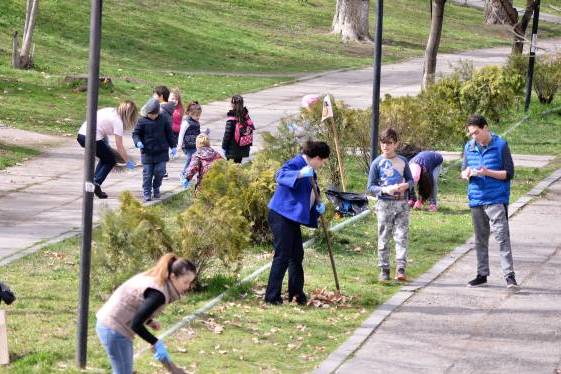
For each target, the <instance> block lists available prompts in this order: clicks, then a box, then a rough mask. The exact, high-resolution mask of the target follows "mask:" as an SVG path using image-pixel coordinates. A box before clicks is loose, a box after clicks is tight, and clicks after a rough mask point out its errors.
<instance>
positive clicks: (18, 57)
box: [12, 0, 39, 69]
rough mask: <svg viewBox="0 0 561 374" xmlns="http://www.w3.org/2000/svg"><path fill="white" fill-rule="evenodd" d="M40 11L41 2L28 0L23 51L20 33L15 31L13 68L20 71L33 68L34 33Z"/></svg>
mask: <svg viewBox="0 0 561 374" xmlns="http://www.w3.org/2000/svg"><path fill="white" fill-rule="evenodd" d="M38 11H39V0H27V6H26V8H25V25H24V27H23V38H22V45H21V50H20V49H19V41H18V32H17V31H15V32H14V35H13V39H12V66H13V67H15V68H18V69H29V68H31V67H32V66H33V48H32V46H33V42H32V40H33V31H34V30H35V21H36V19H37V13H38Z"/></svg>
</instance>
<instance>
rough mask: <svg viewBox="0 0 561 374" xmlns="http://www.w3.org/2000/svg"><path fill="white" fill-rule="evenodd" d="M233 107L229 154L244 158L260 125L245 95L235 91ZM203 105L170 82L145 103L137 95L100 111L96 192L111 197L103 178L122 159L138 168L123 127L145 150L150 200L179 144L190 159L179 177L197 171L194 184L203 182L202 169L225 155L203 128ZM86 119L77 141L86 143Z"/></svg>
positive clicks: (184, 180)
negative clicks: (111, 142) (185, 99)
mask: <svg viewBox="0 0 561 374" xmlns="http://www.w3.org/2000/svg"><path fill="white" fill-rule="evenodd" d="M230 103H231V108H230V111H228V113H227V120H226V126H225V131H224V137H223V141H222V153H223V156H224V158H226V159H228V160H233V161H234V162H236V163H241V161H242V159H243V158H244V157H248V156H249V151H250V148H251V146H252V144H253V130H254V129H255V126H254V124H253V121H252V120H251V118H250V117H249V112H248V110H247V108H246V107H245V106H244V100H243V97H242V96H240V95H234V96H233V97H232V98H231V100H230ZM201 114H202V107H201V105H200V104H199V103H198V102H197V101H191V102H190V103H189V104H187V105H184V103H183V101H182V98H181V93H180V91H179V90H178V89H173V90H171V91H170V90H169V89H168V88H167V87H165V86H158V87H156V88H155V89H154V91H153V95H152V97H151V98H150V99H149V100H148V101H147V102H146V103H145V104H144V105H143V106H142V108H141V109H140V116H139V115H138V109H137V107H136V105H135V104H134V103H133V102H132V101H125V102H123V103H121V104H120V105H119V106H118V107H117V108H103V109H100V110H99V111H98V112H97V129H96V156H97V157H98V158H99V162H98V164H97V167H96V171H95V177H94V186H95V189H94V193H95V195H96V196H97V197H98V198H100V199H105V198H107V194H106V193H105V192H103V191H102V190H101V184H102V183H103V181H104V180H105V178H106V177H107V175H108V174H109V173H110V171H111V170H112V169H113V167H114V166H115V165H116V164H117V163H118V162H122V163H125V164H126V165H127V168H129V169H133V168H134V167H135V164H134V162H133V161H132V160H130V158H129V156H128V154H127V152H126V150H125V148H124V146H123V139H122V137H123V133H124V131H125V130H126V129H129V128H133V127H134V130H133V132H132V138H133V141H134V145H135V146H136V148H138V149H139V150H140V153H141V162H142V165H143V172H142V191H143V198H144V201H145V202H148V201H151V200H152V199H158V198H160V196H161V193H160V187H161V185H162V180H163V179H164V178H167V176H168V174H167V171H166V164H167V162H168V161H169V160H170V158H175V157H176V156H177V148H178V147H180V148H181V150H182V151H183V154H184V155H185V164H184V166H183V168H182V170H181V173H180V177H179V180H180V183H181V184H182V185H183V187H184V188H187V187H188V186H189V184H190V182H191V181H192V180H193V178H195V176H197V183H196V185H195V189H198V188H199V187H200V183H201V180H202V178H203V175H204V174H205V173H206V172H207V171H208V169H209V168H210V166H211V165H212V163H213V162H215V161H216V160H219V159H222V158H223V156H222V155H221V154H220V153H219V152H217V151H215V150H214V149H213V148H212V147H211V146H210V139H209V133H210V131H209V130H208V129H206V130H204V131H201V124H200V122H199V121H200V118H201ZM86 131H87V123H86V122H84V123H83V124H82V126H81V127H80V130H79V133H78V137H77V141H78V143H79V144H80V145H81V146H82V147H85V143H86ZM110 135H114V136H115V144H116V147H117V149H116V150H114V149H112V148H111V147H110V146H109V141H108V137H109V136H110Z"/></svg>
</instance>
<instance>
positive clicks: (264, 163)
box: [242, 153, 280, 243]
mask: <svg viewBox="0 0 561 374" xmlns="http://www.w3.org/2000/svg"><path fill="white" fill-rule="evenodd" d="M279 167H280V163H279V162H278V161H275V160H271V159H269V158H267V155H266V154H262V153H259V154H257V155H256V156H255V158H254V159H253V161H252V162H251V165H250V167H249V169H248V170H247V173H248V180H249V184H248V185H247V187H244V188H243V192H242V202H245V204H244V203H242V207H243V215H244V217H245V218H246V219H247V220H248V221H250V222H251V224H252V240H253V242H255V243H266V242H270V241H271V240H272V234H271V230H270V229H269V223H268V221H267V216H268V214H269V209H268V208H267V205H268V204H269V200H271V197H272V196H273V193H274V192H275V187H276V182H275V173H276V171H277V170H278V169H279Z"/></svg>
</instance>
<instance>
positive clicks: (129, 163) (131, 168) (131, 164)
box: [127, 160, 136, 170]
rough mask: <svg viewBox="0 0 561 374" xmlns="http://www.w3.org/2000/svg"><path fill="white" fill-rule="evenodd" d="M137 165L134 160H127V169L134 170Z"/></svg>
mask: <svg viewBox="0 0 561 374" xmlns="http://www.w3.org/2000/svg"><path fill="white" fill-rule="evenodd" d="M135 167H136V164H135V163H134V161H132V160H128V161H127V169H129V170H133V169H134V168H135Z"/></svg>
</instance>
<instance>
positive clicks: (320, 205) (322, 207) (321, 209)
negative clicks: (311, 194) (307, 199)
mask: <svg viewBox="0 0 561 374" xmlns="http://www.w3.org/2000/svg"><path fill="white" fill-rule="evenodd" d="M316 212H318V213H319V214H320V215H322V214H323V213H325V204H324V203H317V204H316Z"/></svg>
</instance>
